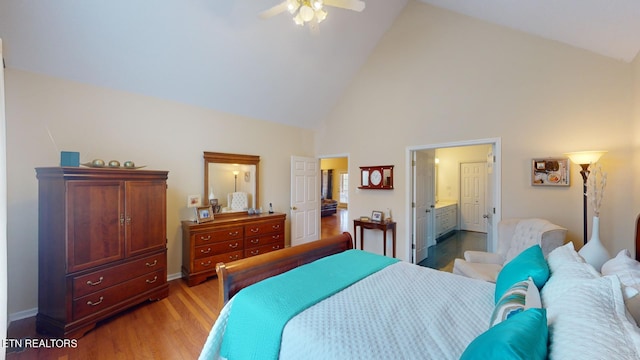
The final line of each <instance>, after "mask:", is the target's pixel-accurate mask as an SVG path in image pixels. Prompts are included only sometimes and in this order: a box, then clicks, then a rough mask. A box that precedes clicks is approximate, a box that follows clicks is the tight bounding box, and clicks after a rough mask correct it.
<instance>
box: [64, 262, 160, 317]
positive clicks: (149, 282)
mask: <svg viewBox="0 0 640 360" xmlns="http://www.w3.org/2000/svg"><path fill="white" fill-rule="evenodd" d="M166 281H167V272H166V269H164V268H162V269H159V270H158V271H155V272H152V273H149V274H145V275H143V276H139V277H137V278H135V279H132V280H129V281H125V282H123V283H121V284H118V285H115V286H111V287H109V288H106V289H104V290H101V291H97V292H95V293H92V294H89V295H86V296H83V297H81V298H78V299H75V300H73V319H74V320H78V319H81V318H83V317H86V316H89V315H91V314H94V313H97V312H99V311H102V310H104V309H108V308H109V307H111V306H113V305H116V304H118V303H120V302H121V301H124V300H126V299H128V298H130V297H133V296H135V295H138V294H141V293H143V292H145V291H149V290H152V289H154V288H155V287H158V286H160V285H163V284H165V283H166Z"/></svg>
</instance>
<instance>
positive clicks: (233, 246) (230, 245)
mask: <svg viewBox="0 0 640 360" xmlns="http://www.w3.org/2000/svg"><path fill="white" fill-rule="evenodd" d="M238 245H239V244H238V243H237V242H236V243H233V244H229V247H230V248H232V249H235V248H237V247H238Z"/></svg>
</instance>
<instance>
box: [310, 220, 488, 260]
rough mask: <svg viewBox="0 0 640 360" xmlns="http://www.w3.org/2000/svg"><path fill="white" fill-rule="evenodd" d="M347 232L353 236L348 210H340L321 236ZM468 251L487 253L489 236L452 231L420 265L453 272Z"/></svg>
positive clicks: (434, 247) (430, 248)
mask: <svg viewBox="0 0 640 360" xmlns="http://www.w3.org/2000/svg"><path fill="white" fill-rule="evenodd" d="M345 231H347V232H351V233H352V234H351V235H352V236H353V229H352V228H351V227H350V223H349V211H348V210H347V209H338V212H337V213H336V214H335V215H330V216H325V217H323V218H322V220H321V234H322V237H323V238H325V237H329V236H333V235H338V234H341V233H343V232H345ZM396 250H397V249H396ZM466 250H478V251H486V250H487V234H485V233H480V232H474V231H460V230H456V231H452V232H451V233H449V234H448V235H446V236H444V237H442V238H441V239H438V242H437V244H436V245H434V246H431V247H429V252H428V257H427V258H426V259H425V260H423V261H421V262H420V263H419V264H418V265H421V266H426V267H430V268H434V269H440V270H444V271H451V269H452V266H453V260H454V259H455V258H463V257H464V252H465V251H466Z"/></svg>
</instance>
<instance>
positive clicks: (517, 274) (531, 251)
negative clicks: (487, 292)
mask: <svg viewBox="0 0 640 360" xmlns="http://www.w3.org/2000/svg"><path fill="white" fill-rule="evenodd" d="M529 277H531V278H532V279H533V282H534V283H535V284H536V286H537V287H538V289H540V288H542V286H543V285H544V283H545V282H547V279H549V266H548V265H547V261H546V260H545V259H544V255H543V254H542V249H541V248H540V245H534V246H532V247H530V248H528V249H527V250H525V251H523V252H521V253H520V254H519V255H518V256H516V257H515V258H513V260H511V261H509V262H508V263H506V264H505V265H504V267H503V268H502V270H500V273H498V279H497V280H496V291H495V301H496V303H497V302H498V300H500V298H501V297H502V294H504V293H505V292H506V291H507V289H509V288H510V287H511V285H513V284H515V283H517V282H519V281H523V280H527V279H528V278H529Z"/></svg>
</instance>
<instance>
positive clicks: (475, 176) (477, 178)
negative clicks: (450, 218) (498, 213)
mask: <svg viewBox="0 0 640 360" xmlns="http://www.w3.org/2000/svg"><path fill="white" fill-rule="evenodd" d="M486 166H487V163H486V162H479V163H462V164H460V217H461V219H460V230H467V231H478V232H487V222H486V220H485V217H484V215H485V214H486V209H487V207H486V203H485V199H486V179H487V169H486Z"/></svg>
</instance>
